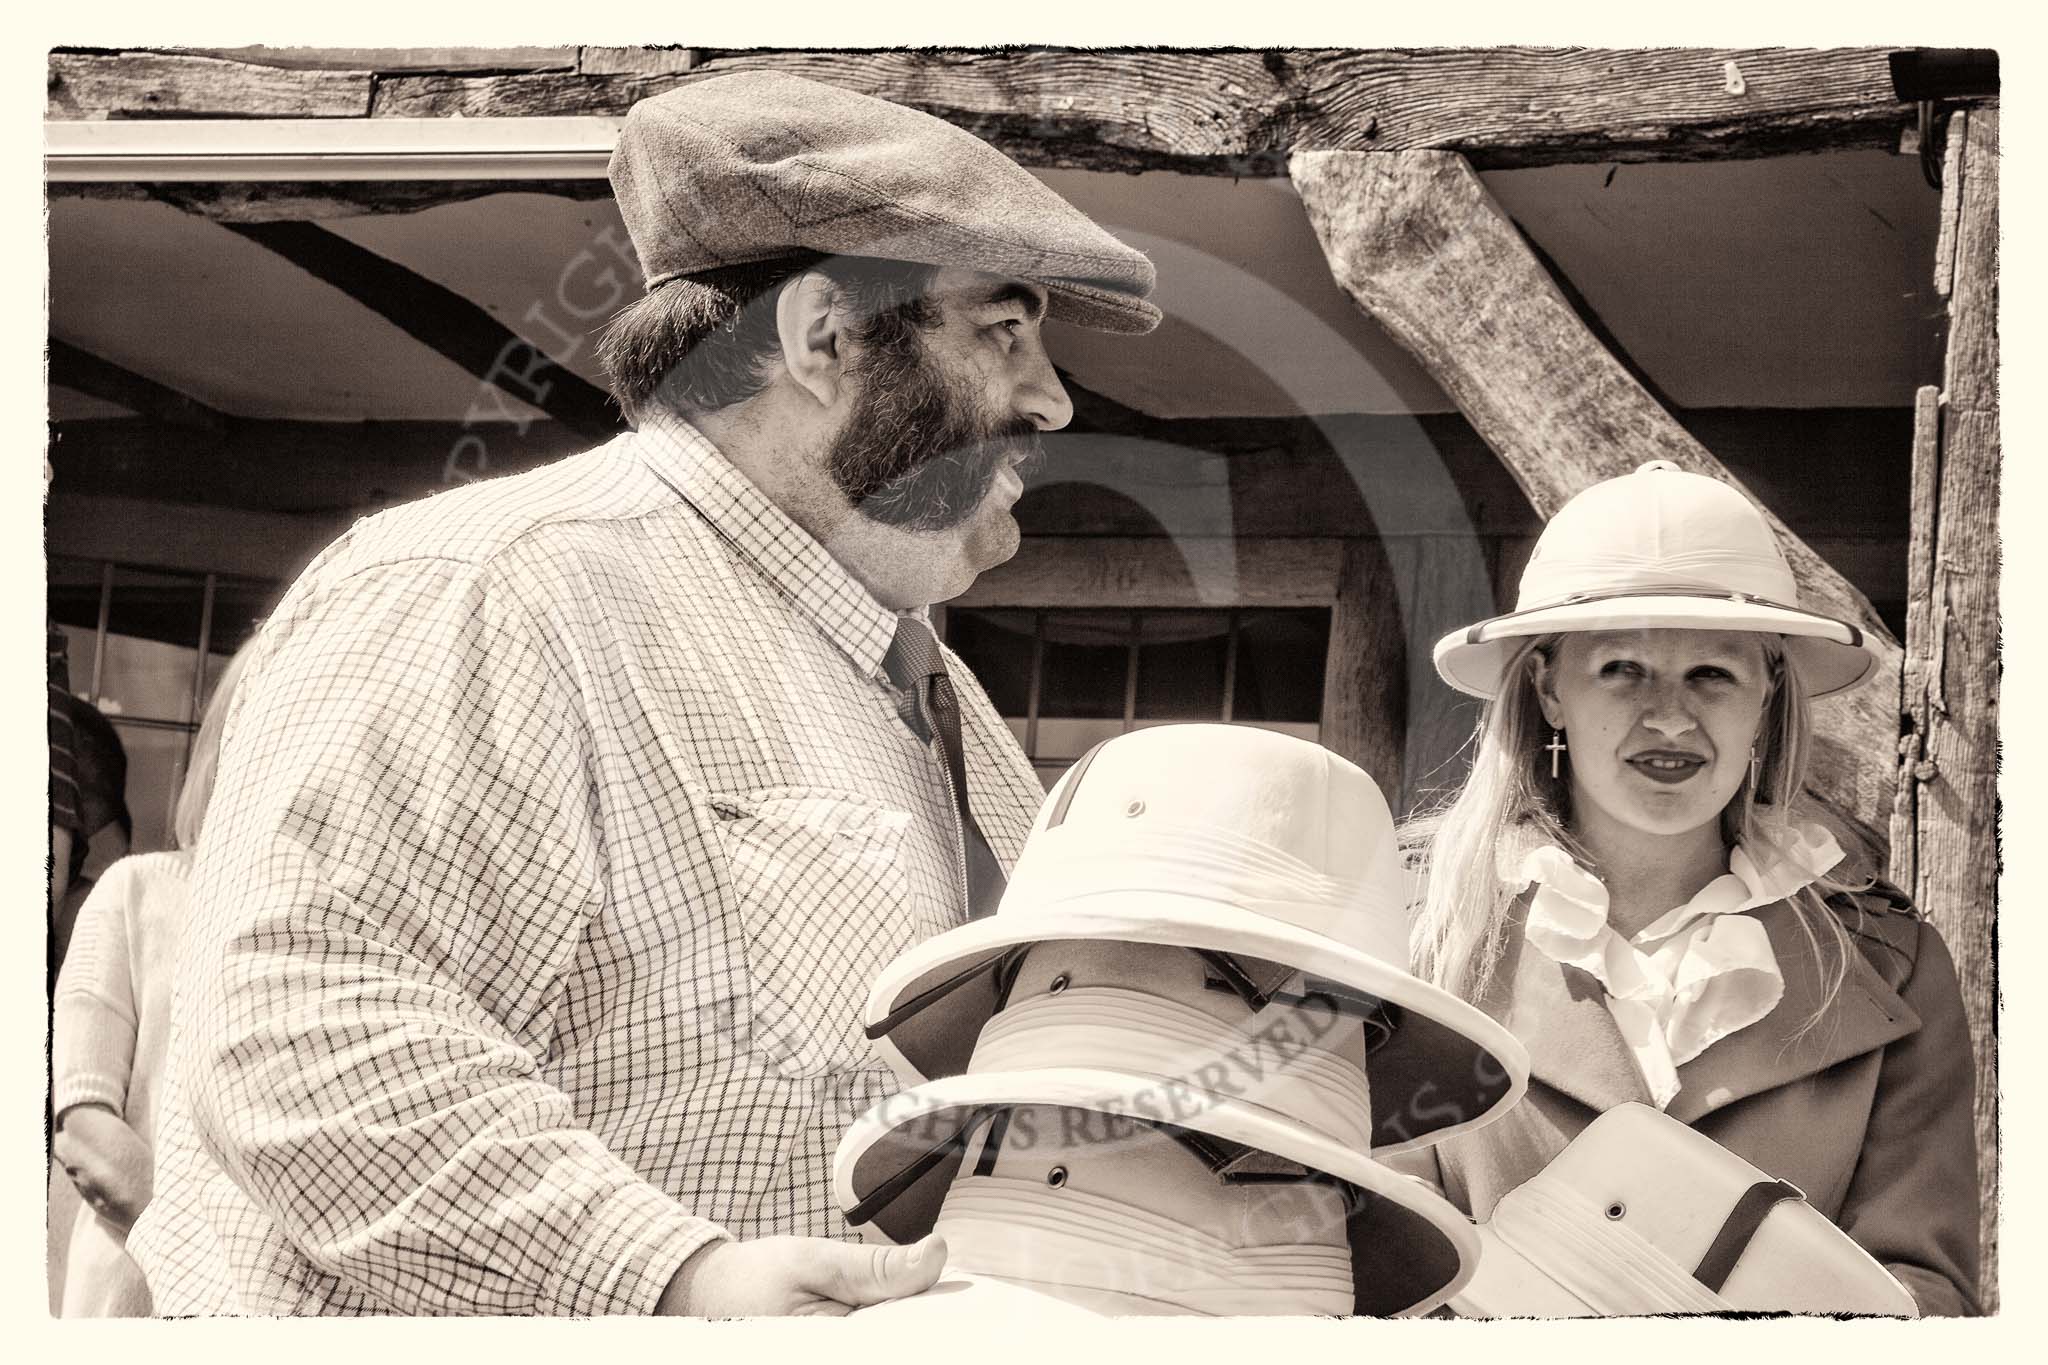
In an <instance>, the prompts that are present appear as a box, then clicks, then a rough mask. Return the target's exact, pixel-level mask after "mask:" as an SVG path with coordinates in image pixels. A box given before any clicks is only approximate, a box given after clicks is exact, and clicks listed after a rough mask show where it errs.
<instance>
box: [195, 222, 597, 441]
mask: <svg viewBox="0 0 2048 1365" xmlns="http://www.w3.org/2000/svg"><path fill="white" fill-rule="evenodd" d="M224 226H225V227H227V228H228V230H229V231H231V232H236V233H240V234H241V235H242V236H244V237H247V238H248V239H249V240H251V241H253V242H256V243H258V244H259V245H262V246H265V247H268V248H269V249H270V250H272V251H274V252H276V253H277V254H278V255H280V256H282V257H284V258H285V259H286V260H288V261H290V262H291V263H292V264H294V265H296V266H298V267H299V268H300V269H302V270H304V271H306V272H307V273H308V274H311V275H313V276H314V277H316V278H318V279H321V280H325V281H326V282H327V283H328V284H331V285H333V286H334V287H335V288H336V289H339V290H341V291H342V292H343V293H344V294H347V295H348V296H349V297H350V298H352V299H354V300H355V301H356V302H358V303H360V304H362V305H363V306H364V307H365V308H368V309H370V310H371V311H372V312H375V313H378V314H381V315H382V316H383V317H385V318H386V319H388V320H389V321H391V322H392V323H394V324H395V325H396V326H398V327H399V328H400V329H401V330H403V331H404V332H406V333H408V334H409V335H411V336H413V337H415V338H417V339H418V340H419V341H421V342H423V343H425V344H426V345H428V346H430V347H432V348H433V349H434V350H436V351H438V352H440V353H441V354H442V355H444V356H446V357H448V359H450V360H452V361H454V362H455V363H456V364H458V365H460V366H462V368H464V369H465V370H468V371H469V372H470V373H471V374H473V375H475V376H476V377H477V378H479V379H481V380H483V381H484V382H485V383H487V384H490V385H493V386H494V387H496V388H497V389H498V390H499V391H500V392H502V393H506V394H510V395H512V396H513V397H515V398H518V399H519V400H520V401H521V402H523V403H528V404H531V405H532V406H534V407H536V408H539V409H540V410H541V411H542V412H544V413H546V414H547V415H548V416H549V417H551V418H553V419H554V420H556V421H558V422H560V423H562V424H563V425H564V426H567V427H569V428H570V429H571V430H573V431H576V432H579V433H581V434H582V435H584V436H585V437H587V438H588V439H590V440H603V439H605V438H607V437H610V436H612V435H614V434H616V433H617V432H619V431H621V430H623V429H624V422H623V420H622V419H621V418H620V416H619V412H618V409H617V408H616V407H614V406H613V404H612V400H611V397H610V395H608V394H607V393H605V391H604V390H602V389H600V388H598V387H597V386H595V385H594V384H591V383H590V382H589V381H588V380H586V379H584V378H583V377H582V376H581V375H579V374H576V373H575V372H574V371H572V370H568V369H565V368H563V367H562V366H560V365H557V364H556V363H555V362H554V361H553V360H551V359H549V358H548V355H547V353H546V352H545V351H543V350H541V349H540V347H538V346H536V345H534V344H533V343H532V342H530V341H528V340H526V339H525V338H524V337H522V336H520V335H519V334H518V333H516V332H514V331H512V330H511V329H510V328H509V327H506V326H505V325H504V324H503V323H501V322H499V321H498V320H497V319H496V318H494V317H492V316H491V315H490V314H489V313H488V312H486V311H484V310H483V309H482V308H479V307H478V306H477V305H476V304H473V303H471V302H470V301H469V300H468V299H466V298H464V297H462V295H460V294H458V293H456V292H455V291H454V290H452V289H447V288H444V287H442V286H441V285H438V284H436V283H434V282H433V281H432V280H430V279H428V278H426V277H425V276H424V275H420V274H417V273H416V272H414V271H411V270H408V269H406V268H405V267H404V266H402V265H399V264H397V263H396V262H394V261H389V260H386V259H385V258H384V257H382V256H379V255H378V254H377V253H376V252H374V251H369V250H366V249H364V248H363V247H360V246H357V245H356V244H355V243H354V242H351V241H349V240H348V239H346V238H344V237H338V236H336V235H335V234H334V233H331V232H329V231H327V230H326V229H325V228H322V227H320V226H318V225H317V224H313V223H229V224H224Z"/></svg>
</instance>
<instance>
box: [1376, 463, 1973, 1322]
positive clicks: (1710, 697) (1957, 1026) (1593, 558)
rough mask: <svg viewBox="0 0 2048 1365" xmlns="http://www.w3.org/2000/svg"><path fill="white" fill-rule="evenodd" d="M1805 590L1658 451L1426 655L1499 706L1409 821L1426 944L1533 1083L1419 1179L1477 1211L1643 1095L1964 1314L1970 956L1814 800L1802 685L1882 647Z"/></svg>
mask: <svg viewBox="0 0 2048 1365" xmlns="http://www.w3.org/2000/svg"><path fill="white" fill-rule="evenodd" d="M1797 601H1798V598H1797V595H1796V589H1795V586H1794V583H1793V579H1792V574H1791V571H1790V569H1789V568H1788V567H1787V565H1786V563H1785V560H1784V556H1783V554H1782V552H1781V551H1780V549H1779V547H1778V544H1777V541H1776V538H1775V536H1774V535H1773V533H1772V531H1771V529H1770V527H1769V524H1768V523H1767V522H1766V521H1765V519H1764V517H1763V516H1762V514H1761V513H1760V512H1759V511H1758V510H1757V509H1756V508H1755V506H1754V505H1752V504H1751V503H1750V502H1749V500H1748V499H1747V498H1745V497H1743V496H1742V495H1741V494H1740V493H1739V492H1737V491H1735V490H1734V489H1731V488H1729V487H1727V486H1726V485H1724V484H1721V483H1718V482H1716V481H1714V480H1712V479H1707V478H1703V477H1700V476H1697V475H1692V474H1687V473H1684V472H1682V471H1680V470H1678V469H1677V468H1676V467H1675V466H1673V465H1669V464H1666V463H1663V462H1658V463H1655V464H1650V465H1645V466H1643V468H1641V469H1640V470H1638V471H1636V472H1635V473H1633V474H1629V475H1625V476H1623V477H1621V478H1618V479H1611V480H1608V481H1606V482H1604V483H1601V484H1597V485H1595V486H1593V487H1592V488H1589V489H1587V490H1586V491H1584V492H1582V493H1581V494H1580V495H1579V496H1578V497H1576V498H1574V499H1573V500H1572V501H1571V502H1570V503H1568V504H1567V505H1566V506H1565V507H1564V508H1562V509H1561V510H1560V511H1559V512H1558V514H1557V516H1556V517H1555V518H1554V519H1553V520H1552V521H1551V523H1550V524H1549V526H1548V527H1546V528H1545V530H1544V532H1543V535H1542V537H1541V539H1540V540H1539V541H1538V543H1537V546H1536V550H1535V553H1534V556H1533V557H1532V559H1531V561H1530V564H1529V567H1528V571H1527V573H1526V574H1525V575H1524V576H1523V579H1522V584H1521V592H1520V600H1519V602H1518V604H1517V609H1516V610H1515V611H1514V612H1512V613H1510V614H1508V615H1505V616H1499V617H1495V618H1492V619H1491V620H1487V621H1482V622H1480V623H1478V624H1476V625H1473V626H1471V627H1469V628H1467V629H1465V630H1461V631H1458V632H1456V633H1454V634H1452V635H1450V636H1447V637H1446V638H1445V639H1444V640H1443V641H1441V642H1440V643H1439V644H1438V645H1437V648H1436V662H1437V668H1438V671H1439V672H1440V673H1441V674H1442V676H1443V677H1444V679H1445V680H1446V681H1447V682H1449V683H1450V684H1451V685H1452V686H1454V687H1457V688H1459V689H1460V690H1461V691H1465V692H1468V693H1472V694H1473V695H1476V696H1480V697H1484V698H1486V699H1487V702H1488V704H1487V706H1486V709H1485V712H1484V714H1483V717H1482V719H1481V722H1480V728H1479V733H1478V736H1477V740H1476V752H1475V754H1474V762H1473V768H1472V774H1471V777H1470V779H1469V780H1468V782H1467V784H1466V785H1465V787H1464V789H1463V790H1462V791H1461V792H1460V793H1459V794H1458V796H1457V797H1456V798H1455V799H1453V800H1452V801H1451V802H1450V803H1449V804H1448V805H1447V806H1445V807H1444V808H1443V809H1441V810H1439V811H1438V812H1436V813H1434V814H1433V815H1432V816H1431V817H1429V818H1428V819H1426V820H1424V821H1420V822H1417V823H1416V824H1415V825H1414V826H1412V827H1411V828H1410V830H1409V838H1410V840H1411V842H1412V843H1413V844H1415V845H1417V846H1418V847H1419V849H1420V861H1421V866H1422V870H1423V874H1424V891H1423V900H1422V906H1421V910H1420V913H1419V916H1418V918H1417V921H1416V925H1415V946H1416V953H1417V959H1418V964H1419V968H1420V970H1421V972H1422V974H1424V975H1425V976H1427V977H1429V978H1430V979H1431V980H1433V981H1435V982H1436V983H1437V984H1439V985H1441V986H1444V987H1446V988H1448V989H1450V990H1452V991H1455V992H1457V993H1459V994H1461V995H1463V996H1464V997H1465V998H1467V999H1469V1000H1471V1001H1473V1002H1474V1003H1476V1004H1478V1005H1480V1006H1481V1007H1482V1008H1484V1009H1486V1010H1487V1011H1488V1012H1489V1013H1491V1014H1493V1015H1494V1016H1495V1017H1496V1018H1498V1019H1500V1020H1501V1021H1502V1022H1503V1023H1505V1024H1507V1026H1508V1027H1509V1029H1510V1030H1511V1031H1512V1032H1514V1033H1515V1035H1516V1036H1517V1037H1519V1038H1520V1039H1521V1040H1522V1041H1523V1042H1524V1043H1525V1044H1526V1045H1527V1046H1528V1049H1529V1055H1530V1063H1531V1079H1530V1085H1529V1093H1528V1096H1527V1098H1526V1099H1525V1100H1524V1101H1523V1102H1522V1103H1521V1104H1520V1105H1519V1106H1517V1108H1516V1109H1515V1110H1514V1111H1513V1112H1511V1113H1510V1114H1509V1115H1507V1117H1505V1118H1504V1119H1502V1120H1501V1121H1500V1122H1498V1123H1495V1124H1493V1125H1491V1126H1490V1127H1488V1128H1485V1129H1483V1130H1481V1131H1478V1132H1476V1133H1472V1134H1470V1135H1467V1136H1464V1137H1459V1138H1453V1139H1451V1140H1450V1141H1448V1142H1446V1143H1444V1144H1443V1145H1442V1146H1440V1147H1438V1148H1437V1149H1436V1153H1437V1161H1436V1168H1437V1169H1436V1171H1435V1174H1436V1175H1437V1176H1438V1177H1439V1179H1440V1181H1441V1183H1442V1185H1443V1188H1444V1190H1445V1193H1446V1194H1448V1195H1449V1196H1450V1198H1451V1199H1452V1201H1453V1202H1455V1203H1457V1204H1459V1205H1460V1206H1461V1207H1462V1208H1464V1209H1465V1210H1466V1212H1468V1213H1470V1214H1471V1215H1472V1216H1474V1217H1476V1218H1481V1219H1484V1218H1486V1217H1487V1216H1488V1215H1489V1214H1490V1213H1491V1211H1492V1208H1493V1205H1494V1203H1495V1202H1496V1201H1497V1200H1498V1199H1499V1198H1500V1197H1501V1196H1502V1195H1503V1194H1505V1193H1506V1192H1507V1191H1509V1190H1511V1189H1513V1188H1515V1187H1516V1186H1517V1185H1520V1184H1521V1183H1522V1182H1523V1181H1525V1180H1527V1179H1528V1178H1529V1177H1530V1176H1533V1175H1534V1174H1536V1172H1537V1171H1539V1170H1541V1169H1542V1168H1543V1167H1544V1166H1545V1165H1546V1164H1547V1163H1548V1162H1549V1161H1550V1160H1551V1158H1552V1157H1554V1156H1555V1155H1556V1154H1557V1153H1558V1152H1559V1151H1560V1150H1562V1149H1563V1147H1564V1145H1565V1144H1566V1143H1567V1142H1569V1141H1570V1140H1571V1139H1572V1137H1574V1136H1575V1135H1576V1134H1577V1133H1578V1132H1579V1131H1580V1129H1582V1128H1583V1127H1585V1125H1586V1124H1588V1123H1590V1122H1591V1121H1592V1120H1593V1118H1594V1117H1595V1116H1597V1115H1598V1114H1599V1113H1601V1112H1602V1111H1604V1110H1606V1109H1609V1108H1611V1107H1613V1106H1614V1105H1617V1104H1621V1103H1625V1102H1628V1101H1637V1102H1641V1103H1644V1104H1651V1105H1655V1106H1656V1107H1658V1108H1660V1109H1662V1110H1664V1111H1665V1112H1666V1113H1668V1114H1670V1115H1672V1116H1673V1117H1675V1118H1678V1119H1681V1120H1683V1121H1684V1122H1686V1123H1688V1124H1690V1125H1692V1126H1693V1127H1694V1128H1696V1129H1698V1130H1699V1131H1700V1132H1703V1133H1705V1134H1707V1135H1708V1136H1710V1137H1712V1138H1714V1139H1715V1140H1716V1141H1718V1142H1720V1143H1721V1144H1722V1145H1723V1146H1725V1147H1727V1148H1729V1149H1730V1150H1732V1151H1734V1152H1735V1153H1736V1154H1738V1155H1740V1156H1742V1157H1744V1158H1746V1159H1747V1160H1749V1161H1750V1162H1752V1163H1754V1164H1755V1165H1756V1166H1759V1167H1761V1168H1762V1169H1764V1170H1766V1171H1768V1172H1770V1173H1771V1174H1772V1175H1774V1176H1776V1177H1778V1178H1779V1179H1782V1180H1786V1181H1789V1182H1791V1183H1792V1184H1794V1185H1796V1186H1798V1187H1799V1189H1800V1190H1801V1191H1803V1192H1804V1194H1805V1196H1806V1198H1807V1199H1808V1200H1809V1202H1811V1203H1812V1204H1813V1205H1814V1206H1815V1207H1816V1208H1818V1209H1820V1210H1821V1211H1822V1212H1823V1213H1825V1214H1827V1215H1828V1216H1829V1217H1830V1218H1832V1219H1834V1220H1835V1222H1836V1223H1837V1224H1838V1225H1839V1226H1841V1227H1842V1229H1843V1230H1844V1231H1846V1232H1848V1233H1849V1235H1850V1236H1851V1237H1853V1238H1855V1239H1856V1240H1857V1241H1858V1242H1859V1243H1860V1244H1861V1245H1862V1246H1863V1247H1864V1248H1865V1250H1867V1251H1869V1252H1870V1253H1871V1255H1872V1256H1874V1257H1875V1258H1876V1259H1877V1260H1878V1261H1880V1262H1882V1263H1883V1264H1885V1266H1886V1267H1887V1268H1888V1269H1889V1270H1891V1272H1892V1273H1893V1275H1894V1276H1896V1277H1897V1278H1898V1279H1899V1280H1900V1281H1901V1283H1903V1284H1904V1285H1905V1286H1906V1287H1907V1288H1908V1289H1909V1290H1910V1291H1911V1292H1912V1294H1913V1296H1914V1298H1915V1300H1916V1301H1917V1302H1918V1304H1919V1306H1920V1310H1921V1312H1922V1313H1923V1314H1959V1313H1970V1312H1974V1311H1975V1299H1976V1277H1977V1264H1978V1248H1977V1227H1978V1191H1977V1171H1976V1153H1975V1146H1974V1141H1973V1135H1972V1126H1971V1076H1972V1068H1971V1065H1970V1053H1969V1048H1970V1043H1969V1036H1968V1031H1967V1029H1966V1027H1965V1024H1964V1019H1963V1009H1962V1000H1961V996H1960V993H1959V991H1958V988H1957V984H1956V977H1955V969H1954V965H1953V963H1952V962H1951V960H1950V958H1949V954H1948V950H1947V949H1946V947H1945V946H1944V945H1943V944H1942V941H1941V938H1940V936H1939V935H1938V934H1936V933H1935V931H1934V929H1933V927H1932V926H1931V925H1929V924H1928V923H1927V922H1926V921H1925V920H1924V919H1922V918H1921V917H1920V915H1919V914H1918V913H1917V912H1916V911H1915V910H1913V908H1912V907H1911V906H1910V905H1908V904H1907V903H1906V902H1905V899H1904V898H1903V897H1902V896H1899V895H1898V894H1897V893H1896V892H1894V891H1893V890H1892V889H1891V888H1890V887H1888V886H1885V885H1883V884H1881V883H1877V882H1874V881H1873V880H1872V879H1871V878H1870V877H1869V876H1868V875H1866V874H1865V873H1864V872H1863V871H1862V870H1860V869H1852V868H1849V867H1846V866H1844V865H1843V858H1842V851H1841V849H1840V848H1839V847H1838V846H1837V844H1836V842H1835V840H1834V839H1833V838H1832V837H1831V836H1830V835H1829V834H1828V833H1827V832H1826V831H1825V830H1824V829H1823V828H1822V827H1821V826H1820V825H1818V824H1816V823H1812V822H1811V821H1810V820H1809V819H1808V818H1806V813H1805V812H1802V810H1801V808H1800V797H1799V793H1800V790H1801V783H1802V781H1803V778H1804V775H1805V771H1806V763H1807V759H1808V755H1809V751H1810V745H1811V725H1810V721H1809V718H1808V711H1807V702H1808V700H1809V699H1810V698H1813V697H1817V696H1822V695H1826V694H1829V693H1834V692H1840V691H1844V690H1846V689H1848V688H1851V687H1855V686H1857V685H1859V684H1860V683H1862V682H1864V681H1866V680H1867V679H1868V678H1869V676H1870V674H1871V673H1872V671H1873V670H1874V668H1875V665H1876V658H1875V655H1874V654H1873V653H1872V652H1871V651H1870V650H1869V649H1868V648H1867V647H1866V645H1865V644H1864V641H1863V638H1862V635H1861V633H1860V632H1859V631H1858V630H1857V628H1856V627H1854V626H1852V625H1849V624H1847V623H1844V622H1840V621H1835V620H1831V619H1829V618H1827V617H1823V616H1818V615H1815V614H1813V613H1810V612H1806V611H1802V610H1800V609H1799V607H1798V606H1797ZM1606 1212H1607V1216H1609V1217H1612V1218H1625V1217H1626V1210H1625V1209H1621V1208H1619V1206H1616V1207H1613V1208H1609V1209H1608V1210H1607V1211H1606Z"/></svg>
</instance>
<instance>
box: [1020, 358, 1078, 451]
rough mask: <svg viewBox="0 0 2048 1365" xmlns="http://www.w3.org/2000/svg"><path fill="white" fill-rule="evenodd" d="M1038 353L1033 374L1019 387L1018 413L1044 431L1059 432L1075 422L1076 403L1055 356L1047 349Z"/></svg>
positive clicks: (1030, 373)
mask: <svg viewBox="0 0 2048 1365" xmlns="http://www.w3.org/2000/svg"><path fill="white" fill-rule="evenodd" d="M1036 350H1037V354H1036V355H1035V357H1034V363H1033V364H1032V367H1031V370H1030V372H1029V373H1028V374H1026V375H1025V377H1024V380H1023V382H1022V383H1020V384H1019V385H1018V386H1017V401H1016V409H1017V413H1018V415H1019V416H1021V417H1023V418H1024V419H1025V420H1026V421H1028V422H1030V423H1031V425H1033V426H1035V427H1037V428H1038V429H1039V430H1040V431H1058V430H1059V429H1060V428H1061V427H1063V426H1065V425H1066V424H1067V423H1069V422H1071V421H1073V420H1074V400H1073V399H1071V398H1069V397H1067V386H1066V385H1064V384H1062V383H1060V376H1059V371H1057V370H1055V369H1054V368H1053V367H1052V357H1051V356H1049V355H1047V354H1046V353H1045V351H1044V349H1043V348H1036Z"/></svg>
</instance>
